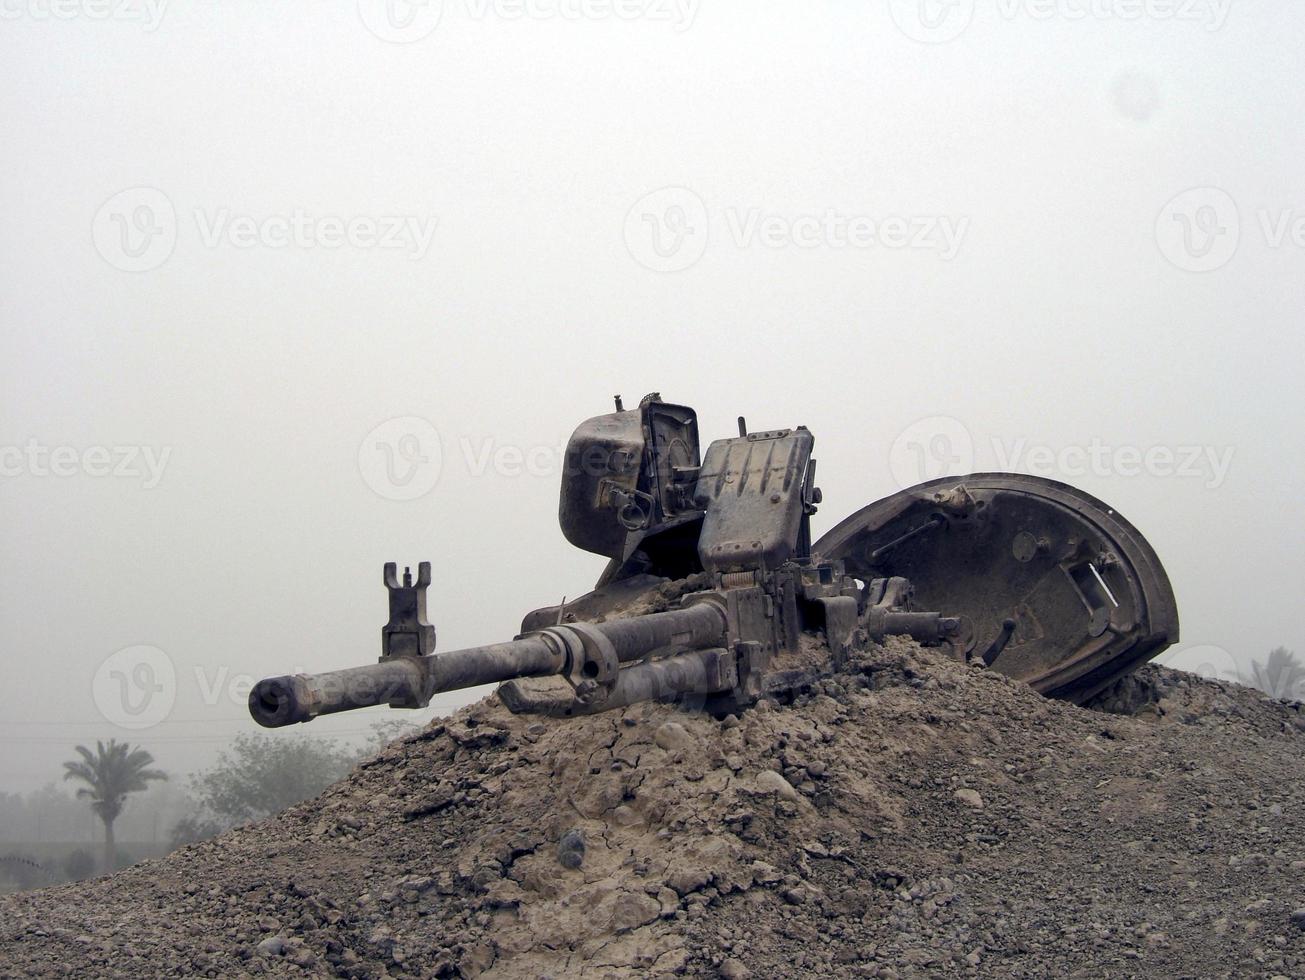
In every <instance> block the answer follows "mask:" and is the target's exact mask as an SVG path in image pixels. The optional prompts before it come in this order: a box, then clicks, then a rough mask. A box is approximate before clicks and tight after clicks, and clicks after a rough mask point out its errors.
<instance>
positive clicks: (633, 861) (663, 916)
mask: <svg viewBox="0 0 1305 980" xmlns="http://www.w3.org/2000/svg"><path fill="white" fill-rule="evenodd" d="M1131 684H1132V685H1133V686H1127V687H1126V686H1122V685H1121V688H1120V689H1118V690H1116V691H1114V692H1111V693H1110V694H1109V695H1108V696H1106V697H1105V698H1103V704H1102V706H1103V707H1106V708H1114V709H1115V710H1125V711H1128V712H1130V713H1131V714H1129V715H1126V716H1121V715H1112V714H1107V713H1104V712H1103V711H1092V710H1084V709H1080V708H1075V707H1072V706H1070V705H1067V704H1062V703H1059V702H1053V701H1047V700H1045V699H1043V698H1041V697H1039V696H1038V695H1036V694H1034V693H1033V692H1032V691H1031V690H1029V689H1027V688H1025V687H1023V686H1021V685H1018V684H1014V683H1011V682H1008V681H1006V680H1005V679H1003V678H1002V677H1000V676H998V675H996V674H993V673H991V672H986V671H983V670H981V669H976V668H967V667H963V666H960V665H957V664H955V663H952V662H950V661H947V660H944V659H942V658H941V657H939V656H937V655H935V654H932V653H930V652H928V651H924V650H921V649H919V648H916V647H914V646H911V645H910V644H906V643H900V642H895V643H892V644H890V645H889V646H887V647H885V648H883V649H880V650H876V651H875V652H874V653H873V654H872V655H870V656H867V657H865V658H862V659H860V660H858V661H856V662H855V663H854V664H852V665H851V666H850V667H849V669H848V670H847V671H846V672H844V673H842V674H839V675H837V676H835V677H833V678H831V679H829V680H828V681H826V682H824V683H822V684H821V685H820V687H819V689H817V690H813V691H812V692H810V694H809V695H804V696H803V697H801V698H799V699H798V700H797V701H796V702H795V703H794V704H792V705H785V706H777V705H770V704H763V705H761V706H760V707H759V708H758V709H756V710H753V711H750V712H748V713H746V714H745V715H744V716H743V717H741V718H733V717H730V718H726V719H725V720H724V721H717V720H714V719H712V718H711V717H708V716H705V715H702V714H700V713H698V714H695V713H690V712H686V711H680V710H676V709H674V708H672V707H669V706H653V705H643V706H638V707H634V708H631V709H627V710H624V711H614V712H610V713H607V714H601V715H595V716H592V717H588V718H580V719H573V720H568V721H549V722H547V723H544V722H540V721H537V720H535V719H531V718H523V717H514V716H512V715H511V714H509V713H508V712H507V711H506V710H505V709H503V707H502V706H501V705H500V704H499V703H498V701H497V700H496V699H495V698H489V699H486V700H485V701H482V702H480V703H479V704H476V705H473V706H471V707H469V708H467V709H465V710H463V711H461V712H459V713H458V714H457V715H456V716H454V717H453V718H452V719H450V720H448V721H447V722H446V723H444V724H439V725H436V726H434V727H432V728H430V729H429V730H427V731H425V732H423V733H421V734H420V735H418V736H415V737H412V738H409V739H407V740H405V741H402V742H398V743H395V744H393V745H391V746H390V747H389V748H387V749H386V750H385V751H384V752H382V753H381V754H380V755H379V756H377V757H376V758H374V759H372V760H370V761H369V762H367V763H365V764H363V765H362V766H360V767H359V768H358V769H357V770H356V771H355V772H354V773H353V774H352V775H351V777H350V778H349V779H347V780H345V781H343V782H341V783H339V784H337V785H336V786H334V787H332V788H331V789H330V790H328V791H327V792H326V793H324V794H323V795H322V796H321V797H320V798H319V799H317V800H315V801H312V802H310V803H307V804H303V805H301V806H297V807H295V808H293V809H291V810H289V811H287V812H286V813H284V814H282V815H281V816H280V817H278V818H276V819H275V820H271V821H268V822H266V823H264V824H261V825H258V826H253V827H248V828H244V829H240V830H236V831H233V832H231V833H228V834H225V835H223V836H222V837H220V838H218V839H217V840H214V841H210V842H206V843H204V844H199V845H194V846H191V847H187V848H185V849H183V850H181V851H179V852H177V853H175V854H173V855H171V856H170V857H168V858H166V859H163V860H160V861H153V862H147V863H146V864H143V865H139V866H137V867H135V868H132V869H129V870H127V871H124V872H122V873H120V874H118V875H115V876H113V877H112V878H106V879H97V880H94V881H90V882H85V883H82V884H79V885H70V886H65V887H60V888H53V889H48V890H45V891H41V892H35V893H28V894H25V895H19V896H13V897H10V898H7V899H5V900H4V901H3V902H0V916H2V921H0V972H3V973H4V975H7V976H78V977H89V976H102V975H111V976H124V977H139V976H160V975H163V976H166V975H184V976H195V975H199V976H205V975H207V976H220V977H237V976H247V975H271V976H303V975H312V976H344V977H357V978H377V977H385V976H393V977H408V976H421V977H431V976H437V977H457V976H464V977H470V976H479V975H485V976H498V977H530V978H538V977H558V978H560V977H570V976H592V977H633V976H645V975H651V976H657V975H676V974H678V975H687V976H721V977H728V978H739V977H746V976H749V975H751V976H755V977H775V976H795V975H801V976H830V977H834V976H837V977H846V976H872V977H873V976H878V977H912V976H918V977H926V976H928V977H932V976H939V975H959V976H966V975H968V976H1027V977H1042V976H1048V975H1053V974H1059V975H1063V976H1070V977H1079V976H1081V977H1089V976H1091V977H1096V976H1102V975H1112V976H1167V977H1179V976H1190V977H1198V976H1199V977H1211V976H1225V975H1226V976H1234V975H1235V976H1264V977H1273V976H1293V977H1299V976H1302V975H1305V911H1298V910H1301V909H1302V907H1305V807H1303V806H1302V803H1303V802H1305V715H1302V713H1301V709H1300V707H1299V706H1290V705H1285V704H1281V703H1278V702H1270V701H1267V700H1265V699H1263V698H1262V697H1260V696H1259V695H1257V694H1256V693H1254V692H1251V691H1248V690H1246V689H1242V688H1236V687H1230V686H1223V685H1218V684H1212V683H1207V682H1204V681H1201V680H1198V679H1196V678H1193V677H1190V676H1188V675H1183V674H1177V673H1172V672H1168V671H1165V670H1161V669H1159V668H1147V669H1146V670H1144V671H1143V672H1141V673H1140V674H1139V676H1138V679H1137V680H1136V681H1134V682H1131ZM1134 712H1135V714H1132V713H1134ZM1293 914H1295V918H1293Z"/></svg>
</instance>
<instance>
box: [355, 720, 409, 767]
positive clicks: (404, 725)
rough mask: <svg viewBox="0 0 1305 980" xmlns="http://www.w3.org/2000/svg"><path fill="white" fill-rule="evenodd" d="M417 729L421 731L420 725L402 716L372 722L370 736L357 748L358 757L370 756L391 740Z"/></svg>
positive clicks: (360, 758) (365, 757)
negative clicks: (405, 719)
mask: <svg viewBox="0 0 1305 980" xmlns="http://www.w3.org/2000/svg"><path fill="white" fill-rule="evenodd" d="M419 731H421V725H414V724H413V723H412V722H410V721H404V720H403V719H402V718H387V719H385V721H378V722H374V723H373V724H372V733H371V736H370V737H369V738H368V739H367V741H366V742H365V743H364V744H363V746H362V748H361V749H359V750H358V759H359V760H362V759H367V758H370V757H371V756H373V755H375V754H376V753H377V752H379V751H380V750H381V749H383V748H385V746H387V745H389V744H390V743H391V742H393V741H396V740H397V739H400V738H403V737H404V736H405V735H413V734H415V733H416V732H419Z"/></svg>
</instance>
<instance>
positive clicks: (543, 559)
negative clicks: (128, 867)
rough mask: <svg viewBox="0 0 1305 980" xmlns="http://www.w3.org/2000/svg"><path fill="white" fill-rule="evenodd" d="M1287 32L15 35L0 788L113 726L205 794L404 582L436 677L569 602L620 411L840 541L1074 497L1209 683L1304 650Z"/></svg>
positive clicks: (1251, 25) (799, 25)
mask: <svg viewBox="0 0 1305 980" xmlns="http://www.w3.org/2000/svg"><path fill="white" fill-rule="evenodd" d="M61 4H62V5H61ZM1303 33H1305V12H1302V10H1301V9H1300V8H1299V6H1298V5H1286V4H1280V5H1272V6H1271V7H1270V6H1269V5H1265V4H1250V3H1245V2H1240V0H1238V2H1234V3H1232V4H1231V5H1230V4H1229V3H1227V2H1226V0H1218V2H1215V0H1132V2H1128V0H1116V2H1115V3H1114V4H1113V5H1111V4H1109V3H1106V2H1104V0H1095V2H1090V0H1063V2H1053V3H1047V2H1042V0H999V2H993V3H984V2H979V3H978V4H977V5H976V4H974V3H973V2H966V0H953V2H951V3H947V2H942V0H925V2H924V3H923V6H921V5H919V4H917V3H916V2H915V0H901V2H891V3H890V2H874V3H870V2H858V3H852V2H834V0H829V2H825V3H812V2H807V3H790V4H778V3H759V2H755V0H752V2H748V3H742V2H736V3H730V2H723V0H715V2H713V0H531V2H529V3H523V2H520V0H517V2H514V0H445V2H444V3H443V6H442V8H441V6H440V5H439V3H438V2H437V0H431V2H429V3H427V4H425V5H421V6H407V5H405V4H404V3H401V2H398V0H394V2H392V3H391V5H390V6H388V7H387V6H386V5H385V3H384V2H383V0H378V2H376V3H372V2H371V0H362V3H361V4H347V3H340V4H332V5H327V4H315V5H312V6H311V14H310V12H309V8H306V7H305V6H304V5H302V4H290V3H269V2H266V0H264V2H252V0H251V2H231V0H224V2H223V3H220V4H218V3H197V4H188V5H185V6H182V5H180V4H177V5H175V6H166V7H160V6H158V5H150V4H147V3H145V2H144V0H126V2H125V3H123V2H122V0H113V2H112V3H102V2H99V0H58V2H55V3H54V4H53V6H51V4H50V3H49V2H48V0H2V2H0V81H2V82H3V84H0V123H2V124H3V133H4V141H3V149H2V150H0V153H3V160H4V173H5V179H4V181H3V182H2V183H0V213H2V214H3V215H4V220H3V221H0V270H2V272H0V275H2V276H3V289H2V290H0V467H2V468H3V474H2V475H0V562H2V563H3V566H2V567H3V590H0V650H3V654H4V657H5V661H4V664H5V673H6V676H5V682H4V684H3V685H0V741H2V742H3V746H4V750H5V751H4V754H3V756H2V757H0V788H7V789H29V788H32V787H34V786H37V785H40V784H41V783H44V782H46V781H47V780H49V779H51V778H57V775H58V764H59V762H60V761H61V760H63V759H64V758H67V757H68V756H69V755H70V754H71V747H72V745H73V744H74V743H75V742H78V741H84V740H87V739H94V738H96V737H106V738H107V737H109V736H112V735H116V736H118V737H127V738H130V739H132V740H133V741H139V742H141V743H142V744H144V745H145V746H146V747H148V748H149V749H150V750H151V751H153V752H154V754H155V755H156V757H157V758H158V761H159V763H160V764H161V765H162V766H164V767H165V768H168V769H172V770H174V771H179V770H183V769H186V768H189V767H192V766H195V765H200V764H203V763H205V762H207V761H209V760H210V759H211V758H212V756H213V754H214V753H215V752H216V750H217V749H218V748H219V747H220V746H221V744H222V743H223V741H224V740H226V739H228V738H229V737H231V736H232V735H234V734H236V733H239V732H242V731H243V732H248V731H251V730H254V726H253V724H252V722H250V720H249V718H248V716H247V714H246V711H245V708H244V705H243V695H244V691H245V690H246V689H247V687H242V686H241V684H240V682H241V681H242V680H244V681H245V682H247V681H248V680H249V679H251V678H256V677H261V676H263V675H266V674H279V673H284V672H287V671H290V670H292V669H296V668H297V669H310V670H315V669H327V668H335V667H342V666H346V665H349V664H352V663H364V662H370V661H372V660H374V659H375V657H376V656H377V655H378V653H379V635H380V626H381V625H382V623H383V622H384V620H385V618H386V601H385V593H384V589H383V588H382V585H381V566H382V564H383V563H384V562H385V561H389V560H396V561H399V562H401V563H403V562H408V563H412V564H414V565H415V563H416V562H417V561H419V560H423V559H425V560H430V561H432V562H433V564H434V584H433V587H432V589H431V597H430V609H431V613H432V618H433V620H434V621H435V622H436V624H437V626H438V629H439V643H440V647H441V648H443V649H452V648H455V647H459V646H466V645H470V644H475V643H481V642H489V641H492V640H496V639H502V638H507V637H509V636H511V635H512V634H513V633H514V632H515V630H516V628H517V626H518V624H519V622H520V618H521V615H522V614H523V613H525V612H527V611H528V610H530V609H532V608H534V607H536V606H539V605H544V604H549V603H554V602H556V601H558V600H559V599H560V598H561V596H562V595H563V594H567V595H576V594H579V593H581V592H583V591H585V590H586V589H587V588H588V587H589V586H590V585H592V582H593V580H594V578H595V577H596V575H597V574H598V572H599V571H600V569H601V567H602V560H601V559H599V558H596V557H593V556H588V555H585V554H582V553H579V552H576V551H574V550H573V549H571V548H570V547H569V546H568V545H567V544H566V543H565V541H564V540H563V538H562V536H561V533H560V532H559V530H558V528H557V523H556V510H557V482H558V475H559V470H558V462H559V452H560V447H561V446H562V445H563V443H564V441H565V439H566V437H567V436H568V434H569V433H570V431H571V430H572V428H574V426H575V425H576V423H578V422H579V421H580V420H581V419H583V418H586V417H588V416H591V415H594V414H598V413H600V412H603V411H606V410H608V408H609V406H610V404H611V401H610V399H611V396H612V395H613V394H615V393H618V392H619V393H621V394H623V395H624V396H625V397H626V399H627V401H628V402H634V401H636V400H637V399H638V398H639V396H641V395H643V394H645V393H646V392H648V391H653V390H657V391H660V392H662V394H663V396H664V397H665V398H666V399H668V400H672V401H681V402H685V403H688V404H691V405H693V406H695V407H696V408H697V409H698V411H699V414H700V419H701V425H702V429H703V434H704V437H705V438H712V437H717V436H725V435H729V434H730V433H731V432H732V431H733V429H734V425H735V423H734V417H735V416H736V415H738V414H744V415H746V416H747V417H748V419H749V422H750V423H751V424H753V425H754V426H756V427H782V426H791V425H796V424H805V425H807V426H809V427H810V428H811V429H812V430H813V431H814V433H815V435H816V455H817V456H818V457H819V459H820V470H819V472H820V483H821V485H822V487H823V490H824V500H825V504H824V506H823V507H822V509H821V512H820V514H819V515H818V517H817V519H816V521H817V531H823V530H825V529H827V528H828V527H830V526H832V525H833V524H834V523H835V522H837V521H838V520H839V519H841V518H842V517H843V516H845V515H846V514H848V513H850V512H851V511H853V510H855V509H857V508H859V507H860V506H862V505H863V504H865V503H867V502H869V501H871V500H873V499H876V498H878V497H881V496H884V495H886V494H888V493H891V492H893V491H894V490H896V489H897V488H898V487H899V486H900V485H903V484H904V483H910V482H916V481H917V480H919V479H923V478H928V477H932V476H936V475H940V473H943V472H959V471H960V470H961V469H964V468H971V467H972V468H974V469H1017V470H1024V471H1026V472H1035V473H1040V474H1042V475H1047V476H1055V477H1058V478H1061V479H1065V480H1068V481H1069V482H1072V483H1075V484H1076V485H1078V486H1081V487H1083V488H1084V489H1086V490H1088V491H1090V492H1092V493H1094V494H1096V495H1097V496H1100V497H1102V498H1104V499H1106V500H1107V501H1109V502H1110V503H1111V504H1112V505H1114V506H1116V507H1118V508H1119V510H1120V511H1121V512H1122V513H1124V514H1125V515H1127V517H1128V518H1129V519H1130V520H1132V521H1133V522H1134V523H1135V524H1136V525H1137V526H1138V527H1140V528H1141V529H1142V530H1143V531H1144V532H1145V534H1146V535H1147V536H1148V537H1149V539H1150V540H1151V542H1152V543H1153V544H1154V546H1155V547H1156V549H1157V550H1158V552H1159V554H1160V556H1161V557H1162V559H1163V561H1164V563H1165V565H1166V566H1167V568H1168V570H1169V573H1170V576H1171V578H1172V580H1173V584H1174V587H1175V589H1176V591H1177V595H1178V599H1179V604H1180V611H1181V614H1182V620H1183V640H1182V644H1181V646H1182V648H1184V649H1185V650H1187V651H1188V653H1187V654H1186V656H1188V658H1189V660H1191V661H1192V662H1200V663H1207V664H1214V665H1215V666H1218V667H1222V666H1226V665H1227V664H1235V663H1240V664H1242V665H1245V664H1246V663H1248V662H1249V659H1250V658H1252V657H1258V656H1262V655H1263V654H1264V653H1266V652H1267V651H1268V650H1269V649H1270V648H1271V647H1273V646H1276V645H1279V644H1284V645H1287V646H1288V647H1292V648H1294V649H1296V650H1298V651H1302V652H1305V638H1303V637H1302V631H1301V626H1300V620H1299V615H1298V608H1299V599H1298V591H1299V583H1300V582H1301V581H1302V580H1303V579H1305V557H1302V555H1301V549H1300V546H1299V542H1300V534H1299V532H1298V530H1297V526H1298V522H1297V518H1296V514H1297V512H1298V511H1299V506H1298V502H1297V503H1294V502H1293V501H1295V499H1296V495H1297V494H1298V493H1299V492H1300V488H1301V487H1302V485H1303V484H1305V480H1303V479H1302V477H1303V476H1305V462H1303V461H1302V445H1301V444H1302V440H1301V438H1300V437H1301V409H1302V395H1301V388H1300V370H1301V364H1302V362H1303V361H1305V357H1303V355H1305V339H1302V330H1301V322H1302V317H1301V313H1302V306H1303V304H1302V299H1303V297H1305V277H1303V276H1302V275H1301V271H1302V267H1303V266H1305V177H1303V176H1302V170H1301V160H1302V159H1305V138H1303V137H1302V126H1301V120H1302V118H1305V106H1303V105H1302V102H1303V101H1305V99H1303V97H1302V93H1305V84H1303V83H1305V78H1303V77H1302V76H1303V72H1302V67H1303V66H1302V62H1301V59H1300V47H1299V43H1300V42H1299V39H1300V37H1301V36H1302V34H1303ZM1293 508H1294V509H1293ZM233 682H235V686H234V692H233V687H232V685H233ZM463 700H465V697H449V698H443V699H441V700H440V702H439V706H440V707H441V708H442V709H447V708H448V707H450V706H452V705H455V704H459V703H462V701H463ZM392 714H395V713H390V714H387V713H386V711H385V709H374V710H373V711H371V712H368V713H365V714H363V715H353V716H349V715H346V716H342V717H336V718H330V719H323V720H320V721H318V722H315V723H314V724H313V725H312V726H309V727H308V728H305V729H303V730H304V731H307V732H311V733H313V734H316V735H322V736H326V735H331V734H350V733H358V732H362V731H364V730H366V728H367V726H368V725H369V724H370V723H371V722H373V721H375V720H379V719H382V718H386V717H390V716H391V715H392ZM124 726H127V727H124ZM132 726H135V727H132Z"/></svg>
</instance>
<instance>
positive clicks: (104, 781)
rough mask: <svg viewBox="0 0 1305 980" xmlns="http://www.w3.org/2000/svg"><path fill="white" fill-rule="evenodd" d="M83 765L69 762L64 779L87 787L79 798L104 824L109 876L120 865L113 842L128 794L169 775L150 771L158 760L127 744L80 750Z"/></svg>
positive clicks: (81, 747)
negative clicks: (87, 801)
mask: <svg viewBox="0 0 1305 980" xmlns="http://www.w3.org/2000/svg"><path fill="white" fill-rule="evenodd" d="M77 754H78V755H80V756H81V757H82V758H81V761H80V762H65V763H64V764H63V767H64V769H65V770H66V771H65V772H64V774H63V778H64V779H79V780H81V781H82V782H83V783H85V784H86V785H85V786H82V787H81V788H79V789H78V790H77V798H78V799H79V800H82V799H85V800H90V801H91V809H92V810H94V811H95V815H96V816H97V817H99V818H100V819H101V820H102V821H104V872H105V874H108V873H109V872H111V871H112V870H113V868H114V865H115V863H116V854H117V850H116V848H115V847H114V842H113V821H115V820H117V819H118V814H120V813H122V806H123V804H124V803H125V802H126V801H127V794H128V793H136V792H139V791H140V790H143V789H147V788H148V787H149V782H150V780H153V779H167V778H168V774H167V773H165V772H162V771H160V770H158V769H151V768H149V767H150V766H152V765H153V764H154V756H152V755H150V754H149V753H148V752H146V751H145V750H144V749H141V748H135V749H134V748H132V747H131V746H130V745H128V744H127V743H126V742H119V741H118V740H117V739H114V738H111V739H109V744H108V745H105V744H104V743H103V742H100V741H97V742H96V743H95V752H94V754H92V752H91V750H90V749H88V748H86V746H84V745H79V746H77Z"/></svg>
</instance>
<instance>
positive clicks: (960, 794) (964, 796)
mask: <svg viewBox="0 0 1305 980" xmlns="http://www.w3.org/2000/svg"><path fill="white" fill-rule="evenodd" d="M952 795H954V796H955V797H956V798H957V799H958V800H960V801H961V802H962V803H964V804H965V805H966V806H971V807H974V809H976V810H982V809H983V797H982V796H980V795H979V791H978V790H973V789H958V790H957V791H956V792H955V793H954V794H952Z"/></svg>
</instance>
